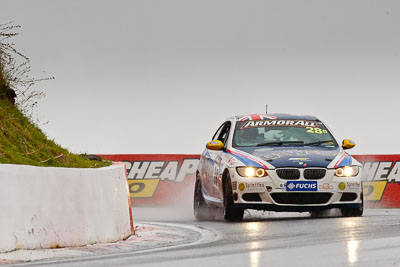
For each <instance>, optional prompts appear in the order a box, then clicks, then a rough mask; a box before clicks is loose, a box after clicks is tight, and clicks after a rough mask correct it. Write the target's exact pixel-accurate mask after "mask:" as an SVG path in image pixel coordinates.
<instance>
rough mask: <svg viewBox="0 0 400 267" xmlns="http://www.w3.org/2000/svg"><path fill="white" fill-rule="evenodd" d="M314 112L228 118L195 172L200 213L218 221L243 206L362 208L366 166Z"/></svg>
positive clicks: (239, 214) (358, 211)
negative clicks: (303, 114)
mask: <svg viewBox="0 0 400 267" xmlns="http://www.w3.org/2000/svg"><path fill="white" fill-rule="evenodd" d="M354 146H355V144H354V142H353V141H351V140H349V139H345V140H343V142H342V145H341V146H339V145H338V143H337V141H336V140H335V138H334V137H333V135H332V134H331V132H330V131H329V129H328V128H327V127H326V126H325V124H324V123H322V122H321V121H320V120H318V119H317V118H316V117H312V116H295V115H288V114H252V115H242V116H235V117H231V118H229V119H227V121H226V122H224V123H223V124H222V125H221V126H220V127H219V128H218V130H217V131H216V133H215V134H214V136H213V137H212V141H210V142H208V143H207V145H206V149H205V150H204V152H203V154H202V155H201V158H200V163H199V166H198V170H197V172H196V184H195V192H194V214H195V217H196V218H197V219H198V220H212V219H214V217H215V215H216V212H217V210H218V209H221V208H222V209H223V213H224V218H225V219H226V220H228V221H241V220H242V219H243V214H244V209H257V210H268V211H294V212H304V211H308V212H310V213H311V215H312V216H319V215H321V214H322V212H323V211H324V210H327V209H331V208H340V210H341V212H342V215H343V216H361V215H362V213H363V194H362V183H361V175H362V173H361V172H362V165H361V164H360V163H359V162H358V161H356V160H355V159H354V158H353V157H352V156H350V155H349V154H348V153H346V152H345V151H344V150H346V149H350V148H352V147H354Z"/></svg>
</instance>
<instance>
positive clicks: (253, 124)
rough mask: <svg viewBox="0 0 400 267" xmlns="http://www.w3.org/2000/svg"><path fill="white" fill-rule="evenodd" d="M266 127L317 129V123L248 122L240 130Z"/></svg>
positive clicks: (291, 121)
mask: <svg viewBox="0 0 400 267" xmlns="http://www.w3.org/2000/svg"><path fill="white" fill-rule="evenodd" d="M266 126H292V127H317V126H318V124H317V122H315V121H306V120H262V121H247V122H246V123H244V124H243V125H242V126H241V127H240V129H247V128H256V127H266Z"/></svg>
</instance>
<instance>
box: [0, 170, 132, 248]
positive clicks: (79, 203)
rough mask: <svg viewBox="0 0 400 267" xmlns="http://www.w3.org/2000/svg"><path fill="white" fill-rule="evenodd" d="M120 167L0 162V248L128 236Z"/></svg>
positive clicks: (124, 186)
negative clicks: (76, 166) (62, 166)
mask: <svg viewBox="0 0 400 267" xmlns="http://www.w3.org/2000/svg"><path fill="white" fill-rule="evenodd" d="M129 209H130V208H129V204H128V188H127V182H126V176H125V169H124V166H122V165H116V166H110V167H106V168H100V169H72V168H50V167H46V168H44V167H33V166H24V165H11V164H0V252H6V251H11V250H15V249H20V248H24V249H35V248H51V247H64V246H82V245H85V244H91V243H96V242H113V241H117V240H121V239H124V238H126V237H128V236H129V235H130V234H131V223H130V215H129Z"/></svg>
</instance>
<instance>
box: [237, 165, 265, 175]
mask: <svg viewBox="0 0 400 267" xmlns="http://www.w3.org/2000/svg"><path fill="white" fill-rule="evenodd" d="M236 171H237V173H238V174H239V175H240V176H243V177H265V176H267V175H268V173H267V172H266V171H265V170H264V169H263V168H256V167H237V168H236Z"/></svg>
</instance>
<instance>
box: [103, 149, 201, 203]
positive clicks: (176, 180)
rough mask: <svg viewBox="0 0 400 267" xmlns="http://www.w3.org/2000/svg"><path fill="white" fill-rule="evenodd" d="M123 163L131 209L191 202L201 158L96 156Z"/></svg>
mask: <svg viewBox="0 0 400 267" xmlns="http://www.w3.org/2000/svg"><path fill="white" fill-rule="evenodd" d="M99 156H100V157H102V158H104V159H108V160H112V161H120V162H124V163H125V165H126V169H127V173H128V185H129V191H130V196H131V199H132V204H133V206H169V205H173V204H176V203H177V202H180V201H193V190H194V184H195V181H196V170H197V165H198V163H199V159H200V155H183V154H165V155H158V154H154V155H151V154H128V155H99Z"/></svg>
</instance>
